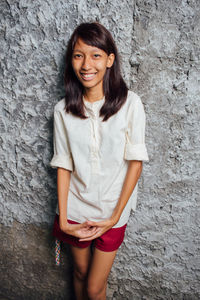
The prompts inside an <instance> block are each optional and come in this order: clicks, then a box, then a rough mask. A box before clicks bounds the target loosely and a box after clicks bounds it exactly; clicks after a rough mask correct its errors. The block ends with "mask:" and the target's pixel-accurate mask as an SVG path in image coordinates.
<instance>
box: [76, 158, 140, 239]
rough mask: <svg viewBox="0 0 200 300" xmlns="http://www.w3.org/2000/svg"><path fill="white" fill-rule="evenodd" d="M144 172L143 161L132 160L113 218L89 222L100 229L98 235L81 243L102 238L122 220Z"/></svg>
mask: <svg viewBox="0 0 200 300" xmlns="http://www.w3.org/2000/svg"><path fill="white" fill-rule="evenodd" d="M141 172H142V161H138V160H130V161H129V166H128V169H127V173H126V176H125V180H124V183H123V187H122V191H121V194H120V197H119V200H118V202H117V205H116V207H115V209H114V211H113V213H112V215H111V217H110V218H109V219H107V220H105V221H101V222H93V221H87V223H88V225H90V226H96V227H98V229H97V233H96V234H95V235H94V236H92V237H91V238H85V239H80V241H89V240H92V239H95V238H97V237H99V236H101V235H102V234H103V233H105V232H106V231H108V230H109V229H111V228H112V227H113V226H114V225H115V224H117V222H118V221H119V219H120V216H121V214H122V212H123V209H124V207H125V206H126V204H127V202H128V200H129V198H130V196H131V194H132V192H133V190H134V188H135V186H136V184H137V182H138V179H139V178H140V175H141Z"/></svg>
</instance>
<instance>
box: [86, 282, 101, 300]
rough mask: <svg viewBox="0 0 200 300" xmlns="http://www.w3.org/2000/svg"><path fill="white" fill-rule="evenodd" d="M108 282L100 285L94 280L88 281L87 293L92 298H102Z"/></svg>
mask: <svg viewBox="0 0 200 300" xmlns="http://www.w3.org/2000/svg"><path fill="white" fill-rule="evenodd" d="M105 290H106V284H103V285H100V284H99V283H98V284H96V283H94V282H88V286H87V293H88V297H89V299H90V300H98V299H102V296H103V295H104V294H105Z"/></svg>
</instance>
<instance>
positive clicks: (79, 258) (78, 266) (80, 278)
mask: <svg viewBox="0 0 200 300" xmlns="http://www.w3.org/2000/svg"><path fill="white" fill-rule="evenodd" d="M71 251H72V255H73V259H74V289H75V294H76V299H77V300H85V299H88V298H87V296H86V281H87V275H88V269H89V265H90V259H91V253H90V247H87V248H78V247H74V246H71Z"/></svg>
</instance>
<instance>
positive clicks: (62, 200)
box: [57, 168, 71, 225]
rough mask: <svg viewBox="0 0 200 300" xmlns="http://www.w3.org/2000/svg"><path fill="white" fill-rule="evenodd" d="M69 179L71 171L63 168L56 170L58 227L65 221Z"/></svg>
mask: <svg viewBox="0 0 200 300" xmlns="http://www.w3.org/2000/svg"><path fill="white" fill-rule="evenodd" d="M70 178H71V171H69V170H66V169H63V168H58V169H57V194H58V207H59V222H60V225H62V224H63V223H64V222H66V220H67V198H68V192H69V184H70Z"/></svg>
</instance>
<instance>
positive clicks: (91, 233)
mask: <svg viewBox="0 0 200 300" xmlns="http://www.w3.org/2000/svg"><path fill="white" fill-rule="evenodd" d="M115 224H116V222H114V220H112V219H107V220H104V221H100V222H93V221H85V222H84V223H82V224H69V223H65V224H64V225H62V226H60V228H61V230H62V231H63V232H65V233H67V234H70V235H73V236H75V237H77V238H79V241H80V242H83V241H91V240H94V239H96V238H98V237H99V236H101V235H102V234H104V233H105V232H106V231H108V230H109V229H111V228H112V227H113V226H114V225H115Z"/></svg>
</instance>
